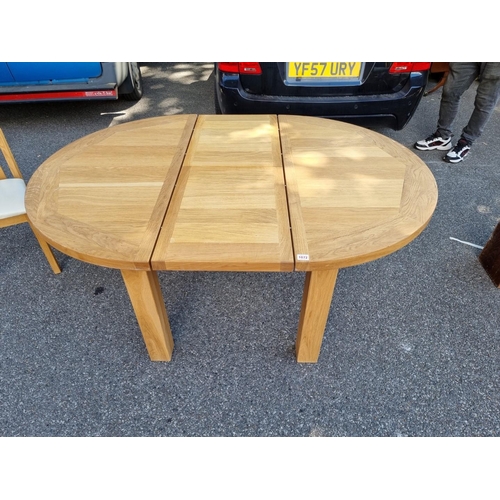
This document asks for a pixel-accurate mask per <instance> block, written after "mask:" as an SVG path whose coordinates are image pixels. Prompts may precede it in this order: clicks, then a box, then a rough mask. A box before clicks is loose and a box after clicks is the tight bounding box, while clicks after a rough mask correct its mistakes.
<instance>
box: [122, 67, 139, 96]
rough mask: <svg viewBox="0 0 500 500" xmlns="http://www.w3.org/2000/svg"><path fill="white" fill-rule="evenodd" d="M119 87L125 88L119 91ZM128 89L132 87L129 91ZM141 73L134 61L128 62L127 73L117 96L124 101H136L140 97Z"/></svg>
mask: <svg viewBox="0 0 500 500" xmlns="http://www.w3.org/2000/svg"><path fill="white" fill-rule="evenodd" d="M120 89H127V90H126V91H125V92H126V93H121V92H120ZM129 89H132V91H131V92H130V91H129ZM142 93H143V91H142V75H141V69H140V68H139V65H138V64H137V63H136V62H131V63H128V75H127V78H125V81H124V82H123V83H122V84H121V85H120V88H119V89H118V95H119V97H121V98H123V99H125V100H126V101H138V100H139V99H140V98H141V97H142Z"/></svg>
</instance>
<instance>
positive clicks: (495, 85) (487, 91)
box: [462, 63, 500, 145]
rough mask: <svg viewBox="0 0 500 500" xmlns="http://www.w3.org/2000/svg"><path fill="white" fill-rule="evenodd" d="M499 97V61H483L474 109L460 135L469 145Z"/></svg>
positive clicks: (481, 128)
mask: <svg viewBox="0 0 500 500" xmlns="http://www.w3.org/2000/svg"><path fill="white" fill-rule="evenodd" d="M499 97H500V63H484V68H483V71H482V73H481V75H480V80H479V85H478V87H477V93H476V99H475V102H474V111H473V112H472V115H471V117H470V119H469V123H467V125H466V126H465V128H464V129H463V132H462V137H463V138H464V139H466V140H467V141H468V143H469V145H471V144H472V143H473V142H474V141H475V140H476V139H477V138H478V137H479V136H480V135H481V134H482V133H483V130H484V127H485V125H486V123H487V122H488V120H489V119H490V117H491V114H492V113H493V110H494V109H495V106H496V105H497V102H498V99H499Z"/></svg>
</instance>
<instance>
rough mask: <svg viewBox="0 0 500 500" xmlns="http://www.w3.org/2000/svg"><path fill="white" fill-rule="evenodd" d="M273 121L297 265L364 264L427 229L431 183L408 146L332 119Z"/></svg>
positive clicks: (433, 191)
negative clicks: (276, 123) (276, 124)
mask: <svg viewBox="0 0 500 500" xmlns="http://www.w3.org/2000/svg"><path fill="white" fill-rule="evenodd" d="M279 126H280V134H281V141H282V148H283V163H284V167H285V176H286V184H287V193H288V202H289V210H290V219H291V224H292V238H293V246H294V252H295V258H296V265H295V269H296V270H298V271H306V270H314V269H328V268H340V267H347V266H352V265H356V264H361V263H363V262H368V261H371V260H374V259H376V258H379V257H382V256H384V255H387V254H389V253H391V252H393V251H395V250H398V249H399V248H401V247H403V246H404V245H406V244H407V243H408V242H409V241H411V240H412V239H413V238H415V237H416V236H417V235H418V234H419V233H420V232H421V231H422V230H423V229H424V228H425V227H426V225H427V223H428V222H429V220H430V218H431V216H432V213H433V212H434V209H435V207H436V203H437V187H436V182H435V180H434V177H433V175H432V173H431V172H430V170H429V169H428V168H427V166H426V165H425V163H424V162H423V161H421V160H420V159H419V158H418V157H417V156H416V155H415V154H413V153H412V152H411V151H409V150H408V149H407V148H405V147H403V146H402V145H400V144H398V143H396V142H395V141H393V140H392V139H389V138H387V137H384V136H382V135H380V134H377V133H375V132H372V131H370V130H368V129H364V128H361V127H357V126H353V125H349V124H346V123H342V122H336V121H332V120H319V119H317V118H310V117H297V116H279Z"/></svg>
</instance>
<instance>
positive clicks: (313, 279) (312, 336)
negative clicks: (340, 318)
mask: <svg viewBox="0 0 500 500" xmlns="http://www.w3.org/2000/svg"><path fill="white" fill-rule="evenodd" d="M337 273H338V269H329V270H326V271H309V272H307V273H306V281H305V285H304V295H303V297H302V310H301V312H300V320H299V331H298V334H297V341H296V344H295V350H296V354H297V361H298V362H299V363H316V362H317V361H318V357H319V351H320V349H321V342H322V341H323V334H324V332H325V327H326V321H327V320H328V313H329V312H330V304H331V302H332V297H333V289H334V288H335V282H336V280H337Z"/></svg>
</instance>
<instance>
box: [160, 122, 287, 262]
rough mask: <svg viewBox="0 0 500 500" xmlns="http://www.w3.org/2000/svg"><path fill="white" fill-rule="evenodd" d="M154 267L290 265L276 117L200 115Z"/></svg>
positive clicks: (161, 233) (161, 237)
mask: <svg viewBox="0 0 500 500" xmlns="http://www.w3.org/2000/svg"><path fill="white" fill-rule="evenodd" d="M152 267H153V269H157V270H166V269H171V270H172V269H181V270H196V271H198V270H203V271H226V270H232V271H292V270H293V255H292V244H291V235H290V222H289V219H288V209H287V203H286V192H285V185H284V177H283V166H282V162H281V150H280V141H279V134H278V125H277V119H276V116H268V115H260V116H253V115H248V116H238V115H227V116H226V115H224V116H217V115H214V116H201V117H199V118H198V122H197V124H196V127H195V130H194V132H193V137H192V139H191V143H190V145H189V148H188V151H187V154H186V159H185V160H184V165H183V168H182V172H181V175H180V176H179V182H178V184H177V186H176V189H175V192H174V194H173V197H172V202H171V206H170V207H169V210H168V212H167V216H166V218H165V222H164V225H163V228H162V230H161V232H160V236H159V238H158V243H157V245H156V248H155V251H154V254H153V259H152Z"/></svg>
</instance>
